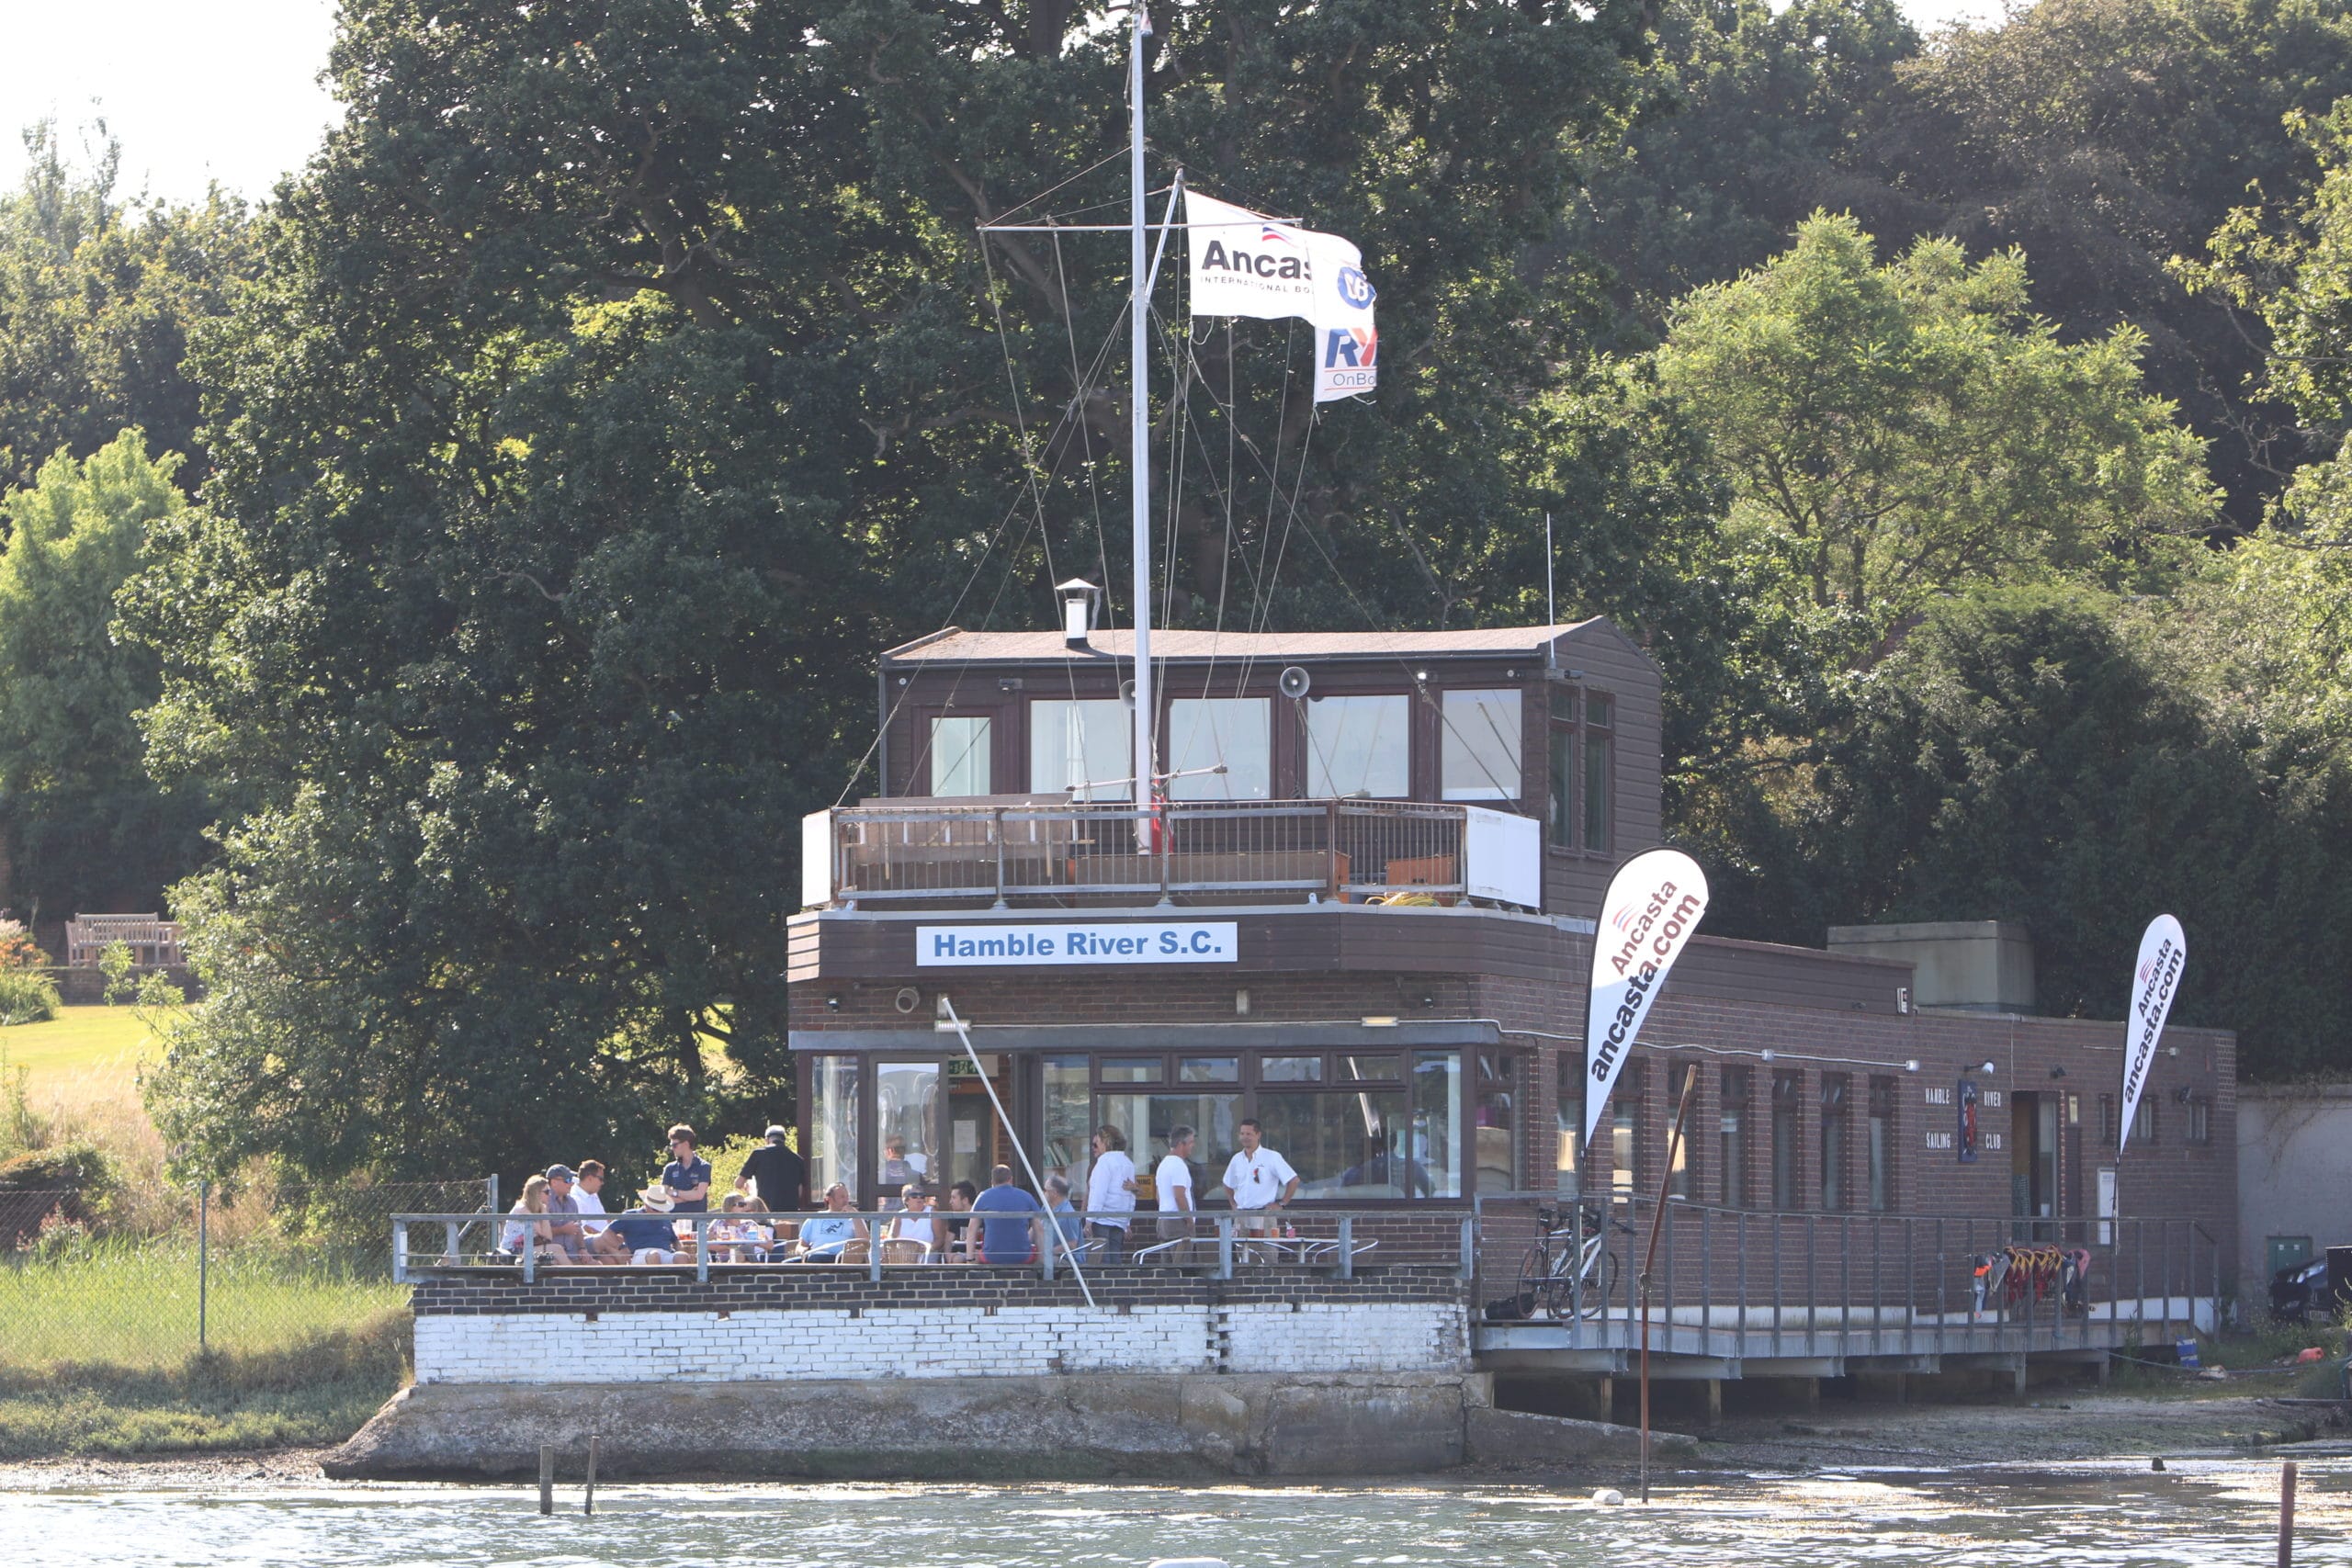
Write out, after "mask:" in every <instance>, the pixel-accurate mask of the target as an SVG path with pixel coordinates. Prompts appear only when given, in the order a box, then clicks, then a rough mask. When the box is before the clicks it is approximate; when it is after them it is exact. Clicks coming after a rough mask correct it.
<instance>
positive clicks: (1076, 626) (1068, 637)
mask: <svg viewBox="0 0 2352 1568" xmlns="http://www.w3.org/2000/svg"><path fill="white" fill-rule="evenodd" d="M1054 592H1056V593H1057V594H1059V595H1060V596H1061V601H1062V643H1063V646H1065V647H1068V648H1084V647H1086V646H1087V642H1086V634H1087V633H1088V632H1089V631H1091V630H1092V629H1093V626H1094V604H1095V601H1097V600H1099V599H1100V598H1102V597H1103V590H1101V589H1100V588H1097V587H1095V586H1094V584H1092V583H1091V582H1089V581H1086V579H1084V578H1082V577H1073V578H1071V579H1070V580H1069V581H1068V582H1065V583H1062V584H1061V585H1060V586H1058V587H1057V588H1056V589H1055V590H1054Z"/></svg>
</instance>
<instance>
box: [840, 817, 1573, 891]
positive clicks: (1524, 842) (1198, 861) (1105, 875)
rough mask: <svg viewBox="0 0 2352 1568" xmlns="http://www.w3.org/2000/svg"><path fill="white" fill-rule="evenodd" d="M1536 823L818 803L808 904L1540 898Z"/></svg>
mask: <svg viewBox="0 0 2352 1568" xmlns="http://www.w3.org/2000/svg"><path fill="white" fill-rule="evenodd" d="M1543 859H1544V852H1543V838H1542V825H1541V824H1540V823H1538V822H1536V821H1535V820H1534V819H1533V818H1527V817H1520V816H1516V815H1514V814H1512V813H1510V812H1503V811H1492V810H1488V809H1486V808H1485V807H1476V806H1459V805H1453V804H1443V805H1439V804H1428V803H1417V802H1410V801H1386V800H1276V801H1248V802H1234V803H1227V802H1222V801H1216V802H1211V801H1178V802H1172V803H1170V804H1167V805H1164V806H1161V807H1158V808H1156V809H1154V808H1142V807H1134V806H1129V805H1124V804H1120V805H1076V804H1069V803H1064V802H1053V803H1048V804H1043V805H1039V804H1034V803H1020V804H967V803H956V802H947V801H941V800H910V801H909V802H908V803H907V804H905V805H896V804H893V805H888V806H859V807H843V808H841V809H837V810H833V811H820V812H816V813H813V814H812V815H810V816H809V817H808V818H805V819H804V821H803V823H802V829H801V902H802V903H803V904H804V905H806V906H808V907H809V908H826V907H831V906H849V907H853V908H854V907H856V906H858V905H863V904H876V905H886V906H887V905H888V904H891V903H902V904H913V905H933V906H936V905H942V904H956V903H963V902H966V901H973V902H978V903H983V904H988V905H992V906H995V907H998V908H1012V907H1026V908H1084V907H1089V906H1101V905H1120V904H1129V905H1132V904H1160V903H1166V904H1236V903H1315V902H1322V901H1332V902H1363V901H1366V900H1369V899H1373V898H1394V897H1397V896H1399V895H1407V896H1410V895H1426V896H1427V897H1430V898H1431V899H1433V900H1434V901H1435V902H1437V903H1440V904H1458V903H1461V902H1463V901H1464V900H1476V901H1478V902H1481V903H1493V904H1500V905H1506V906H1512V907H1517V908H1531V909H1532V908H1541V907H1542V905H1543V898H1544V892H1543Z"/></svg>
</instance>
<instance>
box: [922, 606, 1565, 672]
mask: <svg viewBox="0 0 2352 1568" xmlns="http://www.w3.org/2000/svg"><path fill="white" fill-rule="evenodd" d="M1605 623H1606V617H1603V616H1600V615H1595V616H1593V617H1592V618H1591V619H1589V620H1583V621H1570V622H1566V623H1564V624H1562V625H1559V626H1493V627H1487V628H1484V629H1481V630H1476V631H1443V632H1230V631H1228V632H1216V631H1192V630H1184V629H1169V630H1159V629H1155V630H1154V631H1153V632H1152V634H1151V657H1152V661H1153V662H1154V663H1160V662H1163V661H1165V662H1172V663H1206V662H1207V661H1209V660H1223V659H1237V660H1240V659H1246V660H1257V661H1259V662H1261V663H1270V662H1273V661H1276V660H1291V659H1318V660H1331V659H1405V660H1410V659H1443V658H1478V657H1482V656H1483V657H1487V658H1501V659H1507V658H1510V657H1513V656H1515V655H1526V654H1537V653H1541V652H1543V651H1544V649H1546V648H1548V647H1550V646H1551V645H1552V644H1553V643H1555V642H1557V641H1558V640H1560V639H1561V638H1562V637H1566V636H1568V635H1569V634H1570V633H1572V632H1577V631H1581V630H1583V629H1585V628H1586V627H1588V626H1600V625H1604V624H1605ZM1134 653H1135V633H1134V632H1133V631H1130V630H1120V629H1114V628H1111V627H1103V628H1099V629H1097V630H1096V631H1094V632H1093V633H1091V635H1090V637H1089V639H1088V644H1087V647H1086V648H1085V649H1073V648H1071V647H1069V645H1068V644H1066V643H1064V642H1063V641H1062V634H1061V633H1060V632H1058V631H1028V632H967V631H966V630H964V629H963V628H962V627H960V626H949V627H947V628H945V629H944V630H943V631H936V632H933V633H932V634H931V635H930V636H929V637H917V638H916V639H915V640H914V641H912V642H908V643H901V644H899V646H898V647H896V648H894V649H888V651H887V652H885V653H884V654H883V655H882V662H883V663H885V664H933V663H937V664H1042V663H1047V662H1050V661H1053V660H1062V659H1098V660H1119V659H1129V658H1132V657H1133V656H1134Z"/></svg>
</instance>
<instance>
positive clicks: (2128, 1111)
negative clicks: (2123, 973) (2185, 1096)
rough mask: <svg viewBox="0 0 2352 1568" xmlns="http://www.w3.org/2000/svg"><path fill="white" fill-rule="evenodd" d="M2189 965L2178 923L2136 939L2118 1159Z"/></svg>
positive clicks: (2156, 923)
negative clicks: (2183, 972)
mask: <svg viewBox="0 0 2352 1568" xmlns="http://www.w3.org/2000/svg"><path fill="white" fill-rule="evenodd" d="M2187 963H2188V937H2187V936H2186V935H2185V934H2183V932H2182V931H2181V929H2180V922H2179V921H2178V920H2176V919H2173V918H2172V917H2171V916H2170V915H2158V916H2157V917H2156V918H2155V919H2153V920H2150V921H2149V922H2148V929H2147V930H2146V931H2143V932H2142V933H2141V935H2140V962H2139V964H2138V965H2137V966H2136V967H2135V968H2133V970H2132V971H2131V1013H2130V1015H2129V1016H2128V1018H2127V1019H2126V1021H2125V1023H2124V1028H2125V1029H2126V1030H2127V1031H2128V1032H2129V1033H2128V1038H2126V1040H2125V1041H2124V1044H2123V1120H2122V1122H2120V1124H2119V1125H2118V1126H2117V1128H2116V1132H2115V1152H2116V1155H2117V1156H2118V1157H2120V1156H2121V1155H2122V1153H2123V1148H2124V1145H2127V1144H2129V1143H2130V1142H2131V1118H2132V1117H2133V1116H2134V1115H2136V1114H2137V1113H2138V1111H2139V1110H2140V1096H2141V1095H2142V1093H2143V1092H2144V1091H2145V1090H2146V1089H2147V1087H2148V1069H2149V1068H2150V1067H2153V1066H2155V1065H2156V1042H2157V1041H2158V1040H2159V1039H2161V1038H2162V1037H2163V1035H2164V1032H2165V1016H2166V1015H2167V1014H2169V1013H2170V1012H2171V1011H2172V998H2173V995H2174V993H2176V992H2177V991H2178V990H2179V989H2180V971H2181V966H2182V965H2183V964H2187Z"/></svg>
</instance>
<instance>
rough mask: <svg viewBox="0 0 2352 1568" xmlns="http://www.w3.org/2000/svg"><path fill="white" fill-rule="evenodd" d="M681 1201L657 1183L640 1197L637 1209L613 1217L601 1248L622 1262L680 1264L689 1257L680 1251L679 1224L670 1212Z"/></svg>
mask: <svg viewBox="0 0 2352 1568" xmlns="http://www.w3.org/2000/svg"><path fill="white" fill-rule="evenodd" d="M676 1207H677V1201H676V1200H675V1199H673V1198H672V1197H671V1196H670V1190H669V1188H667V1187H665V1186H663V1185H662V1183H661V1182H659V1181H657V1182H655V1183H654V1184H653V1185H652V1186H650V1187H649V1188H647V1189H646V1190H644V1191H642V1192H639V1194H638V1195H637V1206H636V1207H634V1208H632V1209H629V1210H628V1211H626V1212H625V1213H619V1214H616V1215H615V1216H613V1223H612V1224H610V1225H608V1226H606V1227H605V1234H604V1235H600V1236H598V1237H597V1238H596V1246H597V1247H598V1248H599V1249H600V1250H602V1251H605V1252H606V1253H608V1254H612V1255H615V1258H616V1261H617V1262H622V1263H680V1262H684V1260H685V1259H686V1258H687V1256H688V1255H687V1254H685V1253H684V1252H681V1251H679V1250H678V1232H677V1225H676V1222H674V1221H673V1220H672V1219H671V1218H670V1212H671V1211H672V1210H673V1209H674V1208H676Z"/></svg>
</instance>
